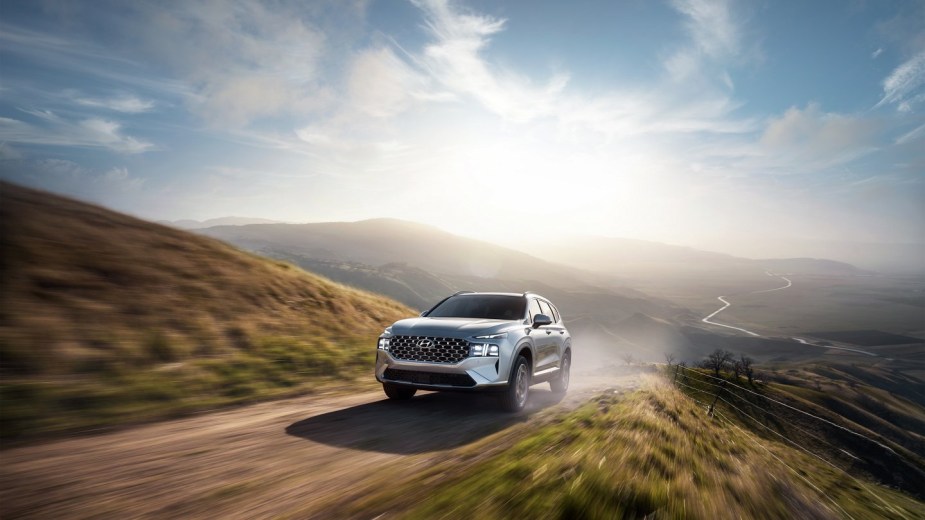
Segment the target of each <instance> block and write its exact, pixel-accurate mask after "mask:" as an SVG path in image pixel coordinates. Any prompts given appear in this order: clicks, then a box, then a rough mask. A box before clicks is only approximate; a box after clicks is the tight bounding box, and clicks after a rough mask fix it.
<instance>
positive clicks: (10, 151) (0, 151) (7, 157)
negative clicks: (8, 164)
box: [0, 142, 23, 161]
mask: <svg viewBox="0 0 925 520" xmlns="http://www.w3.org/2000/svg"><path fill="white" fill-rule="evenodd" d="M22 158H23V155H22V152H20V151H19V150H17V149H16V148H13V147H12V146H10V145H9V144H7V143H2V142H0V161H18V160H20V159H22Z"/></svg>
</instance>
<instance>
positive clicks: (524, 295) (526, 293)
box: [523, 291, 536, 298]
mask: <svg viewBox="0 0 925 520" xmlns="http://www.w3.org/2000/svg"><path fill="white" fill-rule="evenodd" d="M528 294H536V293H535V292H533V291H524V293H523V297H524V298H526V297H527V295H528Z"/></svg>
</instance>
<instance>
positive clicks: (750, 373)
mask: <svg viewBox="0 0 925 520" xmlns="http://www.w3.org/2000/svg"><path fill="white" fill-rule="evenodd" d="M753 362H754V360H752V358H750V357H748V356H746V355H745V354H740V355H739V361H738V363H739V366H741V367H742V368H741V370H742V373H743V374H745V377H747V378H748V382H749V384H751V382H752V380H753V379H754V377H755V369H754V367H752V363H753Z"/></svg>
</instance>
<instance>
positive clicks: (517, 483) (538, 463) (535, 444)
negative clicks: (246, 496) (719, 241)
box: [332, 380, 925, 519]
mask: <svg viewBox="0 0 925 520" xmlns="http://www.w3.org/2000/svg"><path fill="white" fill-rule="evenodd" d="M496 442H497V440H495V439H493V438H489V439H486V440H485V441H483V443H480V444H479V445H476V446H472V447H469V448H467V449H466V450H465V451H463V452H461V453H458V454H455V455H454V456H453V457H451V458H448V459H447V460H446V461H444V462H443V463H440V464H436V465H433V466H431V467H428V468H424V469H421V470H419V471H420V473H419V474H417V475H416V476H415V477H412V478H410V479H407V480H406V482H404V483H403V484H401V485H397V486H396V485H388V486H386V485H383V483H384V482H380V483H375V484H374V485H373V486H372V488H373V489H371V490H369V492H368V493H366V492H364V493H363V495H362V496H358V497H349V505H345V504H344V503H339V504H336V505H332V511H334V512H333V513H332V515H333V516H334V517H373V516H376V515H377V514H382V515H383V516H381V518H428V519H429V518H467V517H470V516H471V514H472V512H473V511H478V516H479V518H587V519H597V518H600V519H604V518H607V519H613V518H650V519H661V518H685V519H713V518H768V519H777V518H848V517H851V518H921V517H922V515H923V514H925V508H923V506H925V505H923V503H922V502H920V501H918V500H916V499H915V498H912V497H910V496H909V495H906V494H904V493H902V492H898V491H895V490H892V489H889V488H886V487H883V486H879V485H876V484H873V483H871V482H869V481H864V480H863V479H861V480H859V481H855V480H853V479H852V478H850V477H847V476H845V474H844V473H842V472H841V471H839V470H836V469H833V468H831V467H829V466H827V465H825V464H824V463H822V462H821V461H819V460H818V459H816V458H813V457H811V456H809V455H807V454H805V453H802V452H800V451H798V450H795V449H793V448H792V447H790V446H788V445H785V444H782V443H781V442H778V441H775V440H773V439H768V438H765V437H762V436H760V435H758V434H757V432H756V431H754V430H753V429H751V428H750V427H749V426H748V425H747V424H745V423H742V422H740V421H738V420H737V419H736V418H735V417H727V416H725V415H724V416H723V417H719V416H717V417H714V418H711V417H709V416H708V415H707V414H706V413H705V410H704V409H703V408H701V407H699V406H698V405H696V404H695V402H694V401H693V400H691V399H690V398H689V397H686V396H685V395H684V394H682V393H681V392H679V391H678V390H675V389H674V388H672V387H670V386H669V385H668V384H666V383H664V382H659V381H658V380H655V381H653V382H652V384H651V385H649V386H648V387H646V388H643V389H642V390H640V391H637V392H634V393H632V394H629V395H626V396H622V397H621V396H618V395H614V394H609V395H602V396H600V397H599V398H597V399H596V400H594V401H592V402H590V403H588V404H587V405H585V406H583V407H582V408H579V409H578V410H577V411H575V412H572V413H568V414H565V415H552V416H550V417H549V418H548V419H547V423H546V425H545V426H543V427H540V428H537V429H533V430H531V431H529V432H524V435H523V436H521V437H520V438H519V439H518V440H516V441H514V442H513V443H512V445H509V446H505V447H504V448H502V449H499V450H495V451H490V450H488V449H487V448H488V446H489V445H491V444H492V443H496ZM393 478H394V476H389V475H384V476H383V479H389V480H388V481H389V482H392V483H394V480H392V479H393ZM425 499H426V500H425Z"/></svg>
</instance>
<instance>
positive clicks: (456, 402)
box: [286, 388, 562, 455]
mask: <svg viewBox="0 0 925 520" xmlns="http://www.w3.org/2000/svg"><path fill="white" fill-rule="evenodd" d="M561 400H562V396H559V395H556V394H554V393H552V392H550V391H549V390H541V389H538V388H534V389H531V391H530V400H529V402H528V403H527V407H526V408H525V409H524V411H523V412H520V413H517V414H512V413H508V412H504V411H501V410H500V409H499V407H498V403H497V401H496V400H495V398H494V396H492V395H486V394H457V393H440V392H435V393H427V394H422V395H418V396H416V397H414V398H413V399H411V400H410V401H390V400H388V399H383V400H381V401H376V402H372V403H366V404H361V405H357V406H353V407H350V408H344V409H342V410H337V411H334V412H328V413H325V414H321V415H316V416H314V417H309V418H307V419H303V420H301V421H298V422H295V423H292V424H290V425H289V426H287V427H286V433H287V434H289V435H293V436H296V437H302V438H304V439H308V440H311V441H314V442H319V443H322V444H328V445H332V446H339V447H343V448H352V449H357V450H365V451H377V452H383V453H397V454H403V455H410V454H415V453H425V452H429V451H437V450H445V449H450V448H455V447H457V446H462V445H464V444H468V443H470V442H473V441H475V440H478V439H480V438H482V437H486V436H488V435H491V434H492V433H495V432H498V431H501V430H503V429H505V428H507V427H509V426H511V425H514V424H517V423H521V422H524V421H526V420H527V419H528V418H529V417H530V415H531V414H533V413H536V412H538V411H540V410H543V409H545V408H548V407H550V406H553V405H555V404H557V403H558V402H560V401H561Z"/></svg>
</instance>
